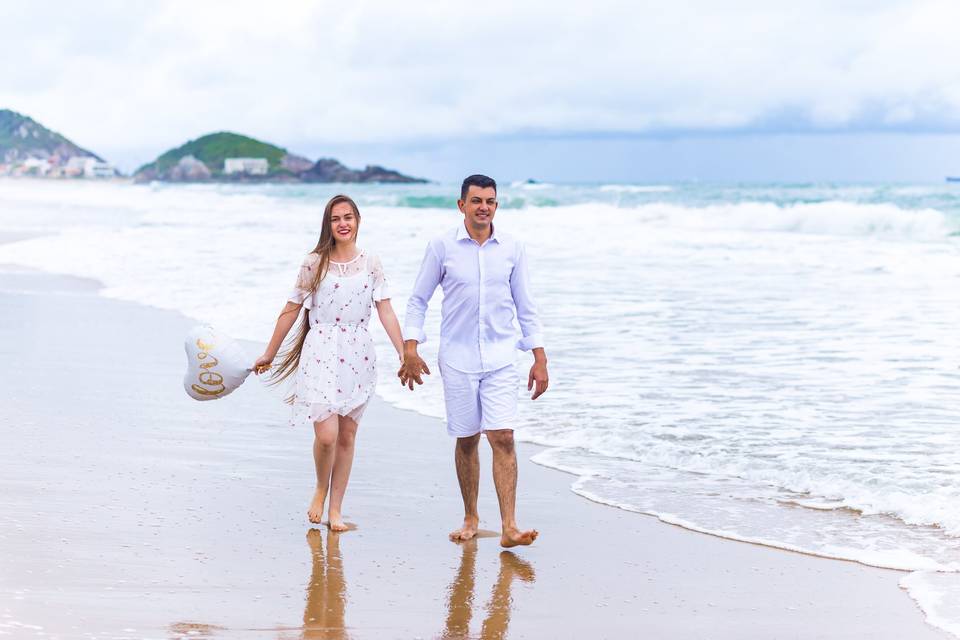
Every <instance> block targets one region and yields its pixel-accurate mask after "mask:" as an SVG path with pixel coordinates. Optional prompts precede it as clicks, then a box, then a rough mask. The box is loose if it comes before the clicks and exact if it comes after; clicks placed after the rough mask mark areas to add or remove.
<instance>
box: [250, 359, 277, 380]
mask: <svg viewBox="0 0 960 640" xmlns="http://www.w3.org/2000/svg"><path fill="white" fill-rule="evenodd" d="M271 362H273V358H272V357H271V356H268V355H267V354H263V355H262V356H260V357H259V358H257V359H256V361H255V362H254V363H253V369H252V371H253V373H254V375H260V374H261V373H265V372H267V371H269V370H270V363H271Z"/></svg>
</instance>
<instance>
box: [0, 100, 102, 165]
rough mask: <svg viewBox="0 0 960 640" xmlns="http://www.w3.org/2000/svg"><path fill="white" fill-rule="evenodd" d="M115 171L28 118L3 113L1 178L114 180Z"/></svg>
mask: <svg viewBox="0 0 960 640" xmlns="http://www.w3.org/2000/svg"><path fill="white" fill-rule="evenodd" d="M116 175H118V172H117V170H116V168H115V167H114V166H113V165H111V164H110V163H108V162H104V161H103V160H102V159H101V158H100V157H99V156H97V154H95V153H92V152H90V151H88V150H86V149H83V148H81V147H78V146H77V145H75V144H74V143H73V142H71V141H70V140H67V139H66V138H64V137H63V136H62V135H60V134H59V133H56V132H55V131H51V130H50V129H47V128H46V127H44V126H43V125H41V124H39V123H38V122H37V121H35V120H34V119H32V118H30V117H29V116H25V115H23V114H22V113H17V112H16V111H11V110H10V109H0V176H11V177H31V178H112V177H114V176H116Z"/></svg>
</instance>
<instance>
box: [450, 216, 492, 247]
mask: <svg viewBox="0 0 960 640" xmlns="http://www.w3.org/2000/svg"><path fill="white" fill-rule="evenodd" d="M490 226H491V229H490V239H489V240H487V242H496V243H497V244H500V238H498V237H497V225H495V224H493V223H492V222H491V223H490ZM461 240H473V238H471V237H470V234H469V233H467V223H466V221H464V223H463V224H461V225H460V226H458V227H457V242H459V241H461Z"/></svg>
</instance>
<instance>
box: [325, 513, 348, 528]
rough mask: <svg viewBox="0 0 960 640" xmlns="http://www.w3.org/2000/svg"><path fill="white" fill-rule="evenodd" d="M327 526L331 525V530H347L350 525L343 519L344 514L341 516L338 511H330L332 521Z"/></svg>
mask: <svg viewBox="0 0 960 640" xmlns="http://www.w3.org/2000/svg"><path fill="white" fill-rule="evenodd" d="M327 526H328V527H330V531H338V532H339V531H347V530H348V529H349V528H350V527H348V526H347V525H346V523H345V522H344V521H343V516H341V515H340V514H339V513H337V512H336V511H331V512H330V521H329V522H328V523H327Z"/></svg>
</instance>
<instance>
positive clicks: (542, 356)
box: [532, 347, 547, 365]
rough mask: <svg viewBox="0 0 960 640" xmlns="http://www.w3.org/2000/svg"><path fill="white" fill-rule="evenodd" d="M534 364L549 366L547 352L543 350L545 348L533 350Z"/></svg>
mask: <svg viewBox="0 0 960 640" xmlns="http://www.w3.org/2000/svg"><path fill="white" fill-rule="evenodd" d="M532 351H533V362H534V363H535V364H544V365H545V364H547V352H546V351H544V350H543V347H537V348H536V349H533V350H532Z"/></svg>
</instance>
